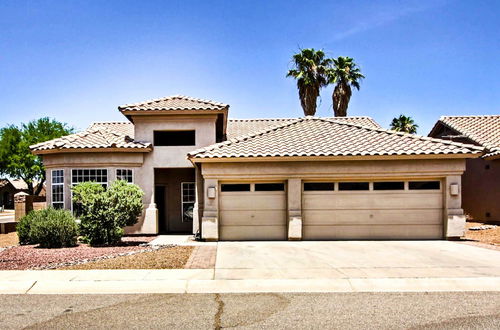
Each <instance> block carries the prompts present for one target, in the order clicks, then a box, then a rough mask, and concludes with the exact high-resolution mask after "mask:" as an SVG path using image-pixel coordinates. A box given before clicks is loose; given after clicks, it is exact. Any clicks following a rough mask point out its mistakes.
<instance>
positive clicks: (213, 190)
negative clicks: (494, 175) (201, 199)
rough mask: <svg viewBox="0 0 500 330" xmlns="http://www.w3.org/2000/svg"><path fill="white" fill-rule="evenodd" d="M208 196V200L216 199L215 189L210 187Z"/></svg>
mask: <svg viewBox="0 0 500 330" xmlns="http://www.w3.org/2000/svg"><path fill="white" fill-rule="evenodd" d="M207 195H208V198H215V187H208V189H207Z"/></svg>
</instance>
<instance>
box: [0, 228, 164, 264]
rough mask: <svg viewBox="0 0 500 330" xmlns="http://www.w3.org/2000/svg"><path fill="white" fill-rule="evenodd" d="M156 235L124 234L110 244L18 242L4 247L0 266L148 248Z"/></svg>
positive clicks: (73, 259)
mask: <svg viewBox="0 0 500 330" xmlns="http://www.w3.org/2000/svg"><path fill="white" fill-rule="evenodd" d="M155 238H156V237H154V236H132V237H123V238H122V241H123V243H122V244H121V245H119V246H109V247H90V246H88V245H86V244H80V245H78V246H76V247H71V248H61V249H42V248H38V247H37V246H36V245H21V246H14V247H10V248H7V249H5V250H3V251H0V270H26V269H53V268H57V267H60V266H61V265H64V264H71V263H79V262H82V261H85V260H87V261H91V260H93V259H95V258H101V257H105V256H118V255H120V254H124V253H133V252H140V251H147V250H150V249H151V248H150V247H148V246H145V244H146V243H149V242H150V241H152V240H153V239H155Z"/></svg>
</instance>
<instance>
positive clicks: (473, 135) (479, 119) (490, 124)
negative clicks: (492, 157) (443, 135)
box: [429, 115, 500, 149]
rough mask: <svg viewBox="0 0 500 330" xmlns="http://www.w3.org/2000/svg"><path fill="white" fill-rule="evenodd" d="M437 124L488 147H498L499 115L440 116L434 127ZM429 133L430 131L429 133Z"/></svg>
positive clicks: (499, 135)
mask: <svg viewBox="0 0 500 330" xmlns="http://www.w3.org/2000/svg"><path fill="white" fill-rule="evenodd" d="M439 124H443V125H445V126H447V127H449V128H451V129H453V130H455V131H457V132H459V133H460V134H462V135H463V136H465V137H467V138H468V139H470V140H472V141H474V142H475V143H478V144H480V145H482V146H484V147H486V148H488V149H493V148H498V147H500V115H486V116H442V117H441V118H439V121H438V122H437V123H436V125H435V126H434V128H436V127H437V126H438V125H439ZM433 131H434V129H433ZM431 134H432V131H431V133H430V134H429V135H431Z"/></svg>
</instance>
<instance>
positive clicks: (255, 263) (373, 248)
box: [215, 241, 500, 279]
mask: <svg viewBox="0 0 500 330" xmlns="http://www.w3.org/2000/svg"><path fill="white" fill-rule="evenodd" d="M494 276H500V251H495V250H490V249H485V248H481V247H476V246H471V245H466V244H463V243H457V242H449V241H333V242H306V241H301V242H219V243H218V248H217V261H216V266H215V279H273V278H289V279H315V278H317V279H321V278H328V279H330V278H387V277H405V278H412V277H420V278H429V277H494Z"/></svg>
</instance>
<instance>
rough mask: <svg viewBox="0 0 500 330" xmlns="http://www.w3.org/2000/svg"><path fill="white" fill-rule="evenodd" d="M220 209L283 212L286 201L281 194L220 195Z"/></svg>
mask: <svg viewBox="0 0 500 330" xmlns="http://www.w3.org/2000/svg"><path fill="white" fill-rule="evenodd" d="M220 208H221V210H255V209H259V210H283V209H286V200H285V198H284V194H283V193H281V194H258V195H255V193H254V194H253V195H252V193H246V194H238V195H234V194H231V195H222V198H221V200H220Z"/></svg>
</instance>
